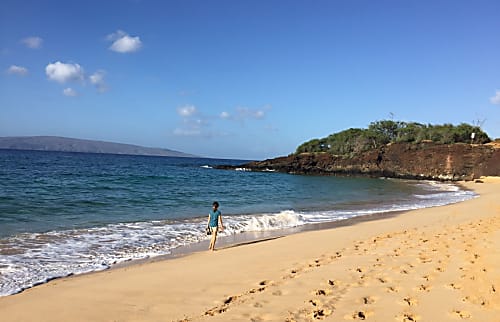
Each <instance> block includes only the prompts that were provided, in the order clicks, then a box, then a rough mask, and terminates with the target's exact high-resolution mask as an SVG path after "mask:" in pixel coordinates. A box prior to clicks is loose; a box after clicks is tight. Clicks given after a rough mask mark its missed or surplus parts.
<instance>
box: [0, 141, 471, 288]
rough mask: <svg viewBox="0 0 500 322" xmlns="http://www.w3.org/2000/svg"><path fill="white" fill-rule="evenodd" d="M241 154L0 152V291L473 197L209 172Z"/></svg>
mask: <svg viewBox="0 0 500 322" xmlns="http://www.w3.org/2000/svg"><path fill="white" fill-rule="evenodd" d="M242 163H244V161H242V160H218V159H203V158H200V159H197V158H170V157H145V156H125V155H106V154H84V153H63V152H39V151H14V150H0V295H9V294H13V293H16V292H19V291H21V290H23V289H25V288H28V287H31V286H33V285H36V284H38V283H43V282H45V281H47V280H49V279H52V278H55V277H60V276H66V275H69V274H79V273H83V272H88V271H94V270H101V269H105V268H108V267H110V266H111V265H113V264H115V263H119V262H122V261H126V260H130V259H138V258H145V257H151V256H157V255H163V254H168V253H170V252H171V251H172V249H174V248H177V247H179V246H183V245H189V244H194V243H198V242H200V241H203V240H205V239H206V238H207V237H206V236H205V235H204V233H203V228H204V225H205V224H206V215H207V214H208V211H209V210H210V208H211V203H212V201H214V200H217V201H219V203H220V204H221V208H220V209H221V211H222V213H223V216H224V221H225V225H226V226H227V227H226V228H227V229H226V230H225V232H224V233H223V234H224V235H234V234H240V233H243V232H252V231H258V232H265V231H271V230H277V229H284V228H291V227H298V226H304V225H310V224H313V223H320V222H332V221H337V220H342V219H347V218H351V217H355V216H362V215H367V214H373V213H379V212H387V211H399V210H407V209H416V208H423V207H431V206H437V205H443V204H447V203H453V202H459V201H462V200H466V199H470V198H472V197H473V194H472V193H471V192H468V191H463V190H460V189H459V188H458V187H457V186H454V185H451V184H438V183H433V182H415V181H402V180H388V179H369V178H339V177H322V176H300V175H288V174H282V173H274V172H265V173H260V172H259V173H257V172H248V171H227V170H217V169H213V166H215V165H219V164H232V165H238V164H242Z"/></svg>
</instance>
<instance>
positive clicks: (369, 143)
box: [296, 120, 491, 155]
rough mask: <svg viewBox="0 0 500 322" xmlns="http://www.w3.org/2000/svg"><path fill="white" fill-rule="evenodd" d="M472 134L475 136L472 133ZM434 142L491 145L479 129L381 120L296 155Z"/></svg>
mask: <svg viewBox="0 0 500 322" xmlns="http://www.w3.org/2000/svg"><path fill="white" fill-rule="evenodd" d="M473 133H474V134H473ZM398 142H405V143H415V144H417V143H421V142H435V143H441V144H453V143H476V144H484V143H488V142H491V139H490V138H489V137H488V135H487V134H486V133H485V132H483V131H482V130H481V128H480V127H479V126H472V125H469V124H466V123H462V124H460V125H456V126H455V125H452V124H443V125H432V124H427V125H425V124H420V123H416V122H410V123H408V122H401V121H392V120H382V121H376V122H372V123H370V125H369V126H368V128H367V129H359V128H350V129H348V130H344V131H341V132H338V133H334V134H331V135H329V136H327V137H325V138H321V139H313V140H310V141H308V142H305V143H303V144H301V145H300V146H299V147H298V148H297V150H296V154H299V153H314V152H329V153H332V154H335V155H352V154H355V153H360V152H364V151H368V150H371V149H377V148H379V147H381V146H384V145H386V144H389V143H398Z"/></svg>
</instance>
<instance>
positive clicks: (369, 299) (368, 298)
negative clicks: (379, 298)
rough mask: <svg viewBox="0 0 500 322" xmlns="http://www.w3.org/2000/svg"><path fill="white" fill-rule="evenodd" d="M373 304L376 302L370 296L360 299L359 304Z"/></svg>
mask: <svg viewBox="0 0 500 322" xmlns="http://www.w3.org/2000/svg"><path fill="white" fill-rule="evenodd" d="M375 302H376V300H375V298H374V297H372V296H365V297H363V298H362V299H361V303H362V304H365V305H369V304H373V303H375Z"/></svg>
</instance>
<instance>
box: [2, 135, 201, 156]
mask: <svg viewBox="0 0 500 322" xmlns="http://www.w3.org/2000/svg"><path fill="white" fill-rule="evenodd" d="M0 149H9V150H35V151H60V152H83V153H105V154H126V155H148V156H166V157H183V158H196V157H198V156H196V155H192V154H187V153H183V152H179V151H174V150H169V149H161V148H148V147H142V146H138V145H131V144H123V143H113V142H104V141H93V140H82V139H73V138H66V137H58V136H12V137H0Z"/></svg>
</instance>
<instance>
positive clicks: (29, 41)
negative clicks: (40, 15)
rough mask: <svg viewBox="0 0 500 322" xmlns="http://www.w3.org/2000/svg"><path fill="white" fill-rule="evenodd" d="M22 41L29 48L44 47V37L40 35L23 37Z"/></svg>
mask: <svg viewBox="0 0 500 322" xmlns="http://www.w3.org/2000/svg"><path fill="white" fill-rule="evenodd" d="M21 42H22V43H23V44H24V45H25V46H26V47H28V48H31V49H38V48H41V47H42V43H43V39H42V38H40V37H27V38H24V39H21Z"/></svg>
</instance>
